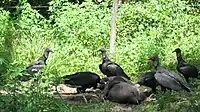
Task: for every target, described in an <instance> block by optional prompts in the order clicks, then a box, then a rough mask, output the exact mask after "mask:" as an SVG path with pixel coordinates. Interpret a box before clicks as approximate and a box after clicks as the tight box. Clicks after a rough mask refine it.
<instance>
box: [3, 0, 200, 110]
mask: <svg viewBox="0 0 200 112" xmlns="http://www.w3.org/2000/svg"><path fill="white" fill-rule="evenodd" d="M107 5H108V3H106V2H105V3H101V4H99V5H96V4H94V3H92V2H91V1H88V2H84V3H83V4H81V5H78V4H75V5H74V4H71V3H69V2H67V1H66V0H53V1H52V2H51V3H50V9H49V11H50V12H51V16H50V19H49V20H46V19H45V18H44V17H43V16H41V15H40V14H39V13H38V12H37V11H36V10H33V9H31V6H30V5H29V4H28V3H26V2H24V1H23V2H21V3H20V4H19V6H23V8H20V9H17V12H16V13H17V14H18V16H17V18H16V19H15V20H12V19H10V17H9V13H8V12H6V11H4V10H0V32H1V33H0V66H1V68H0V76H1V79H0V80H3V81H1V83H4V87H3V89H5V88H6V90H7V91H16V89H19V90H22V91H21V94H8V95H1V96H0V101H3V103H0V106H1V107H0V108H1V109H2V108H3V107H6V108H5V109H4V110H2V111H6V112H7V111H13V110H11V107H12V108H13V109H18V110H17V111H19V112H29V111H32V112H33V111H37V112H38V111H59V112H66V111H72V112H73V111H75V112H78V111H81V112H84V111H87V112H88V111H99V112H105V111H111V110H110V109H111V107H113V105H111V104H107V103H100V104H89V105H84V104H81V105H80V106H79V105H76V104H71V103H66V102H62V101H58V100H55V99H53V98H52V97H51V96H50V95H49V91H50V88H51V86H52V85H51V84H52V83H54V81H57V80H58V82H59V80H60V77H61V76H63V75H66V74H71V73H74V72H78V71H92V72H95V73H97V74H99V75H101V76H103V75H102V73H101V72H100V70H99V68H98V66H99V64H100V63H101V56H100V52H98V51H97V50H98V49H99V48H100V47H102V46H104V47H106V48H107V50H108V54H109V49H108V48H109V31H110V27H109V26H110V20H111V12H112V10H111V9H109V8H107ZM192 9H193V8H192V7H189V6H188V5H187V3H186V2H183V1H181V0H159V1H158V0H149V1H147V2H145V1H143V2H140V1H138V2H134V3H127V4H120V8H119V11H118V22H117V32H118V33H117V41H116V52H115V55H114V57H112V58H111V57H110V58H111V59H112V60H113V61H115V62H116V63H118V64H120V65H121V66H122V68H124V70H125V72H126V73H127V74H128V75H129V76H130V77H131V78H132V80H133V81H136V80H137V77H138V76H139V74H140V73H141V72H144V71H150V70H153V68H152V66H151V64H150V63H149V62H148V61H147V58H148V57H150V56H152V55H154V54H159V56H160V59H161V61H160V62H161V65H162V66H164V67H165V68H168V69H172V70H175V66H176V63H177V61H176V57H175V54H173V53H172V51H173V50H174V49H175V48H177V47H180V48H181V49H182V50H183V56H184V59H185V60H186V61H187V62H190V63H192V64H195V65H196V66H198V68H200V60H199V56H200V46H199V45H198V44H199V43H200V37H199V32H200V16H199V15H198V14H197V13H193V12H192ZM46 47H50V48H52V49H53V50H54V53H52V54H50V57H49V59H48V61H47V66H45V68H44V69H43V70H42V72H43V75H42V76H38V77H39V81H38V82H37V84H34V83H35V82H33V81H29V82H28V83H31V84H32V83H33V84H34V85H29V84H28V83H25V84H24V85H25V87H23V86H21V85H19V83H18V81H17V80H16V77H17V76H18V75H19V74H20V72H21V71H23V70H24V69H25V67H26V66H27V65H28V64H30V63H31V62H33V61H35V60H36V59H37V58H38V57H40V56H41V55H42V53H43V51H44V49H45V48H46ZM38 75H39V74H38ZM36 78H37V77H36ZM198 84H199V81H197V84H195V91H199V90H200V87H199V86H198ZM36 90H37V91H38V90H39V91H41V93H40V94H39V93H35V91H36ZM180 94H181V95H180ZM199 97H200V95H199V92H194V93H192V94H190V95H187V94H183V95H182V93H166V94H161V93H160V94H159V95H157V99H158V100H156V101H155V102H152V103H146V104H145V106H144V107H142V108H141V110H138V111H146V110H149V111H152V112H155V111H166V112H167V111H177V110H179V109H180V110H183V111H187V110H189V109H190V111H195V110H200V109H199V100H197V99H198V98H199ZM29 99H31V101H29ZM174 105H175V106H174ZM9 107H10V108H9Z"/></svg>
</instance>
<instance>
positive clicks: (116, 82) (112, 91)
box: [103, 78, 151, 105]
mask: <svg viewBox="0 0 200 112" xmlns="http://www.w3.org/2000/svg"><path fill="white" fill-rule="evenodd" d="M120 80H121V79H119V78H114V79H113V80H110V81H108V83H107V84H106V85H105V88H104V90H103V96H104V98H106V99H108V100H110V101H113V102H117V103H123V104H135V105H138V104H140V103H141V102H142V101H143V100H145V99H146V98H147V97H148V96H149V95H150V94H151V93H149V94H148V92H145V93H143V92H140V90H139V88H138V86H137V85H134V84H132V83H129V82H125V81H123V80H122V81H120Z"/></svg>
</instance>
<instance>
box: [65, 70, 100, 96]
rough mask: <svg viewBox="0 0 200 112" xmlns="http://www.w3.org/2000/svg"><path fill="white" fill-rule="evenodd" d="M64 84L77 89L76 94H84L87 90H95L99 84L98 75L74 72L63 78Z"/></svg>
mask: <svg viewBox="0 0 200 112" xmlns="http://www.w3.org/2000/svg"><path fill="white" fill-rule="evenodd" d="M63 79H64V84H69V85H71V86H72V87H75V88H77V92H78V93H80V92H82V93H84V92H85V90H86V89H87V88H91V87H93V89H96V88H97V83H99V82H100V77H99V75H97V74H95V73H92V72H76V73H74V74H71V75H66V76H64V77H63Z"/></svg>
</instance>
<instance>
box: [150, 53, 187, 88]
mask: <svg viewBox="0 0 200 112" xmlns="http://www.w3.org/2000/svg"><path fill="white" fill-rule="evenodd" d="M149 60H151V61H152V62H153V66H154V67H155V69H156V73H155V75H154V77H155V79H156V80H157V81H158V83H159V84H160V85H161V88H162V90H163V91H165V90H166V88H167V89H171V90H175V91H180V90H185V91H187V92H190V91H191V90H190V88H189V87H188V85H186V83H184V82H183V81H181V78H180V77H179V76H178V75H177V74H176V73H175V72H173V71H170V70H166V69H164V68H163V67H161V66H160V64H159V58H158V55H154V56H153V57H151V58H149Z"/></svg>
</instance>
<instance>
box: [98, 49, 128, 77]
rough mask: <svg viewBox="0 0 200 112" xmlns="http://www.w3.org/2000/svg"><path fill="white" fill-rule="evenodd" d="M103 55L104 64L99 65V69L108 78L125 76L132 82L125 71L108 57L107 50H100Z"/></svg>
mask: <svg viewBox="0 0 200 112" xmlns="http://www.w3.org/2000/svg"><path fill="white" fill-rule="evenodd" d="M99 51H101V53H102V60H103V62H102V64H100V65H99V69H100V70H101V72H102V73H103V74H104V75H106V76H107V77H110V76H123V77H125V78H127V79H129V80H130V78H129V77H128V76H127V75H126V73H125V72H124V70H123V69H122V68H121V67H120V66H119V65H118V64H117V63H114V62H112V61H111V60H110V59H109V58H108V57H107V55H106V50H105V48H101V49H99Z"/></svg>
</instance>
